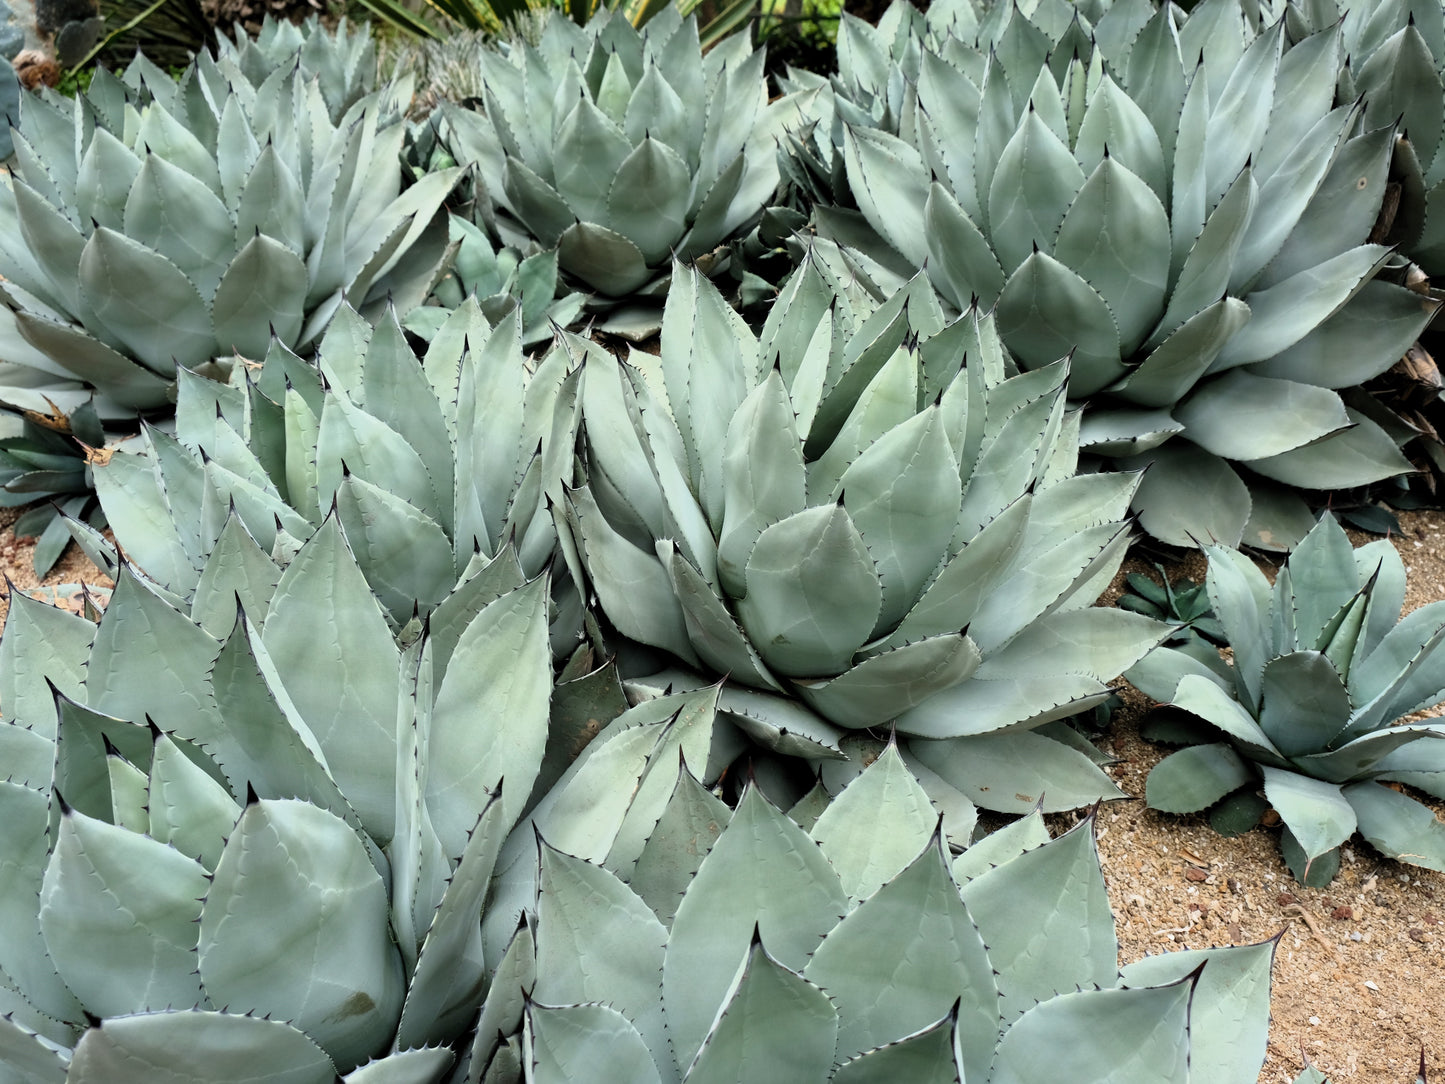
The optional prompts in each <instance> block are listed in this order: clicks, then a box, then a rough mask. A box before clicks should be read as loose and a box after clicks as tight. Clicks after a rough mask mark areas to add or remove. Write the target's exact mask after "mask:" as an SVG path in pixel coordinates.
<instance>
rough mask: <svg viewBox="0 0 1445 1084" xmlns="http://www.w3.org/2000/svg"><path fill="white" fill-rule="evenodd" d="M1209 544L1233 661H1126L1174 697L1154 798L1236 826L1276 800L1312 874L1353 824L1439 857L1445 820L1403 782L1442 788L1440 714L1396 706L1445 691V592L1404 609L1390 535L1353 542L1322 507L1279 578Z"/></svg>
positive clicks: (1295, 855) (1428, 858) (1294, 852)
mask: <svg viewBox="0 0 1445 1084" xmlns="http://www.w3.org/2000/svg"><path fill="white" fill-rule="evenodd" d="M1206 552H1207V553H1208V554H1209V573H1208V577H1207V580H1206V583H1207V584H1208V589H1209V599H1210V602H1211V603H1212V604H1213V607H1214V612H1215V615H1216V616H1217V617H1218V619H1219V622H1220V624H1221V625H1222V626H1223V627H1224V631H1225V635H1226V637H1227V639H1228V642H1229V646H1230V648H1231V650H1232V659H1231V661H1229V662H1225V661H1224V660H1223V659H1222V658H1221V657H1219V656H1218V655H1216V656H1214V657H1213V658H1208V657H1201V656H1200V655H1198V654H1192V653H1187V652H1184V651H1180V650H1177V649H1174V648H1159V649H1158V650H1156V651H1154V652H1153V653H1151V654H1150V655H1149V656H1148V657H1147V658H1145V659H1144V661H1143V662H1142V663H1140V664H1139V665H1137V666H1135V667H1134V668H1133V669H1131V670H1129V671H1128V672H1127V674H1126V676H1127V677H1128V678H1129V680H1130V681H1131V682H1133V683H1134V684H1135V685H1136V686H1137V687H1138V688H1139V689H1141V690H1142V691H1143V692H1144V693H1146V694H1147V695H1149V696H1151V697H1153V698H1154V699H1156V700H1159V701H1163V702H1165V703H1166V704H1168V705H1169V707H1168V709H1167V710H1166V711H1163V712H1162V713H1159V714H1157V715H1156V717H1155V718H1154V719H1153V721H1152V722H1151V723H1150V724H1149V725H1148V726H1147V727H1146V728H1145V731H1144V733H1145V736H1146V737H1153V738H1155V739H1157V740H1160V741H1167V742H1170V743H1174V744H1182V745H1185V746H1187V748H1184V749H1181V750H1179V751H1178V752H1175V753H1173V754H1171V755H1170V756H1168V757H1166V758H1165V759H1164V760H1162V761H1161V762H1160V763H1159V764H1158V765H1157V766H1156V767H1155V768H1154V770H1153V771H1152V772H1150V774H1149V780H1148V784H1147V789H1146V798H1147V800H1148V802H1149V805H1150V806H1151V807H1152V808H1154V809H1159V810H1163V811H1164V812H1169V813H1189V812H1194V811H1196V810H1204V809H1208V810H1210V817H1211V820H1212V822H1213V823H1214V825H1215V826H1216V828H1218V829H1219V830H1221V831H1223V832H1226V833H1228V834H1236V833H1238V832H1242V831H1246V830H1248V829H1249V828H1251V827H1253V825H1254V824H1255V823H1257V822H1258V820H1259V818H1260V817H1261V815H1262V814H1263V813H1264V812H1265V810H1266V809H1268V808H1270V807H1273V808H1274V810H1275V812H1277V813H1278V814H1279V817H1280V820H1281V821H1282V822H1283V838H1282V840H1281V848H1282V850H1283V852H1284V857H1285V861H1286V862H1287V863H1288V865H1289V867H1290V870H1291V871H1292V872H1293V873H1294V875H1295V876H1296V877H1297V878H1298V879H1299V880H1300V881H1302V882H1303V883H1306V884H1311V885H1316V884H1326V883H1328V882H1329V881H1330V880H1331V879H1332V878H1333V877H1334V875H1335V872H1336V871H1337V870H1338V868H1339V864H1340V850H1339V849H1340V846H1341V845H1342V844H1343V843H1344V842H1345V841H1346V840H1348V839H1349V838H1350V836H1351V835H1353V834H1354V833H1355V832H1356V831H1358V832H1359V833H1360V835H1361V836H1363V837H1364V838H1365V840H1366V841H1368V842H1369V843H1370V844H1371V845H1372V846H1374V847H1375V849H1376V850H1378V851H1379V852H1380V853H1381V854H1384V855H1387V856H1388V857H1390V858H1395V859H1398V860H1399V861H1401V862H1408V863H1411V864H1414V865H1419V866H1425V867H1427V868H1429V869H1445V825H1442V824H1441V823H1440V822H1439V821H1438V820H1437V819H1436V818H1435V815H1434V814H1433V813H1432V812H1431V811H1430V809H1429V808H1428V807H1426V806H1425V805H1422V804H1421V803H1420V802H1418V801H1416V800H1415V799H1413V798H1411V797H1410V796H1409V794H1408V793H1407V792H1406V790H1405V786H1408V787H1415V788H1418V789H1419V790H1422V791H1424V792H1425V793H1426V794H1429V795H1431V796H1433V797H1435V798H1445V740H1442V739H1445V723H1440V722H1434V721H1431V720H1428V719H1427V720H1422V721H1413V722H1403V721H1401V720H1402V717H1404V716H1407V715H1410V714H1411V713H1413V712H1417V711H1420V710H1422V709H1424V708H1428V707H1430V706H1431V705H1434V704H1436V703H1438V702H1439V701H1440V700H1441V699H1442V697H1445V653H1442V651H1441V650H1440V649H1441V646H1442V644H1445V602H1433V603H1430V604H1428V605H1425V606H1422V607H1420V608H1419V609H1417V610H1414V611H1412V612H1411V613H1409V614H1408V615H1406V616H1405V617H1404V618H1401V617H1400V608H1401V604H1402V603H1403V601H1404V598H1405V568H1404V565H1403V563H1402V562H1401V560H1400V557H1399V555H1398V553H1397V552H1396V551H1395V548H1394V546H1393V545H1391V544H1390V543H1389V542H1387V541H1378V542H1372V543H1370V544H1368V545H1366V546H1362V547H1360V548H1359V549H1352V548H1351V546H1350V542H1349V539H1348V537H1347V536H1346V535H1345V532H1344V529H1343V528H1341V527H1340V526H1339V524H1337V523H1336V522H1335V521H1334V519H1333V518H1332V517H1330V516H1328V515H1327V516H1325V517H1324V518H1322V519H1321V520H1320V522H1319V523H1318V525H1317V526H1316V527H1315V528H1314V529H1313V530H1312V531H1311V532H1310V533H1309V535H1307V536H1306V538H1305V540H1304V541H1303V542H1301V543H1300V545H1299V547H1298V548H1297V549H1296V550H1295V551H1294V553H1293V554H1292V555H1291V556H1290V558H1289V560H1288V561H1287V562H1286V563H1285V564H1284V565H1283V566H1282V567H1281V568H1280V570H1279V573H1278V575H1277V576H1276V578H1275V582H1274V586H1273V587H1272V588H1271V586H1270V584H1269V582H1268V581H1267V580H1266V579H1265V577H1264V574H1263V573H1262V572H1260V571H1259V569H1258V568H1256V567H1255V565H1254V563H1253V562H1252V561H1250V560H1249V559H1248V558H1247V557H1245V556H1243V555H1242V554H1240V553H1238V552H1237V551H1235V550H1231V549H1227V548H1225V547H1221V546H1212V547H1209V548H1208V549H1207V550H1206ZM1402 784H1403V785H1404V786H1402ZM1261 792H1262V793H1261Z"/></svg>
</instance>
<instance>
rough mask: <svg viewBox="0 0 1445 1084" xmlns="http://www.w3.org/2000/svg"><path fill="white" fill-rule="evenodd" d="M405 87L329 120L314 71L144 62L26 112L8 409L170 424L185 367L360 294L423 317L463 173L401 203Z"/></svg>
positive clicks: (316, 321)
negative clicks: (176, 71) (92, 411)
mask: <svg viewBox="0 0 1445 1084" xmlns="http://www.w3.org/2000/svg"><path fill="white" fill-rule="evenodd" d="M406 93H407V92H406V91H405V89H404V88H403V89H400V90H398V89H397V88H387V89H384V90H381V91H377V92H375V93H374V94H372V95H370V96H368V97H365V98H362V99H359V100H358V101H356V102H355V104H353V105H352V106H351V107H350V108H349V109H348V111H347V112H346V114H345V115H344V116H343V117H342V118H341V119H340V121H339V122H333V121H332V120H331V114H330V112H329V107H328V103H327V100H326V97H325V95H324V94H323V92H322V89H321V81H320V80H319V78H317V77H314V76H311V75H310V74H309V73H307V72H306V70H305V69H304V68H303V67H301V66H300V65H299V64H297V65H292V66H290V67H287V68H281V69H277V70H275V71H273V72H271V73H270V75H269V76H268V77H267V78H266V79H265V80H264V81H263V82H262V83H260V84H259V85H255V86H253V85H252V84H251V83H250V82H249V81H248V80H247V78H246V76H245V74H244V73H243V72H242V71H241V69H240V67H239V66H238V65H237V64H236V63H234V62H232V61H230V60H227V59H225V58H223V59H222V60H220V61H214V60H212V59H211V58H210V57H209V56H208V55H205V54H203V55H202V56H201V57H199V58H197V60H196V61H195V63H194V64H193V65H192V66H191V67H190V68H188V69H187V70H186V73H185V74H184V75H183V76H182V77H181V79H180V80H179V81H178V82H177V81H175V80H172V79H171V78H169V77H168V76H166V75H165V73H164V72H160V71H159V70H158V69H156V68H155V67H154V65H150V64H148V63H147V62H146V61H145V60H144V58H143V57H142V58H138V59H137V60H136V62H135V63H134V64H132V65H131V67H130V68H129V69H127V71H126V73H125V75H124V77H123V79H118V78H116V77H113V76H110V75H109V74H107V73H104V72H101V73H98V74H97V76H96V78H95V79H94V80H93V82H92V83H91V86H90V89H89V90H88V92H87V93H86V94H85V95H84V96H78V97H77V98H76V99H75V100H74V101H68V100H66V99H63V98H60V97H58V96H55V95H48V96H46V97H39V96H32V97H30V98H28V99H27V101H26V105H25V108H24V110H23V111H22V116H21V119H20V126H19V130H18V133H17V135H16V139H17V148H18V153H17V157H18V161H17V166H16V169H15V171H14V172H13V174H12V175H11V176H10V177H9V178H7V182H6V185H5V186H4V187H3V188H0V222H3V225H0V274H3V275H4V277H5V280H6V281H5V283H4V287H3V292H0V301H3V311H0V344H3V345H0V349H3V358H4V362H5V366H4V370H5V371H4V373H3V374H0V380H3V383H4V384H6V385H9V386H7V387H4V388H3V389H0V397H3V398H4V399H5V400H6V401H7V402H9V403H12V404H14V405H17V406H20V407H24V408H26V409H35V410H42V411H43V410H45V409H46V403H45V401H44V400H45V397H47V396H48V397H50V398H51V399H53V400H54V401H55V402H56V403H57V404H58V405H59V406H60V407H61V408H62V409H65V410H69V409H72V408H73V407H74V406H76V405H78V403H79V402H80V401H83V400H84V399H85V398H86V397H87V396H88V394H89V393H88V392H87V391H85V390H83V388H82V386H85V387H88V388H93V389H94V390H95V392H96V395H97V409H98V410H99V411H100V413H101V416H102V417H103V418H112V419H116V418H123V419H133V418H134V417H135V416H136V415H137V414H147V413H164V412H167V411H168V410H169V409H170V405H171V403H172V402H173V401H174V382H175V374H176V370H177V368H178V367H185V368H192V369H195V368H200V367H204V366H207V365H208V364H209V363H211V362H212V361H213V360H216V359H220V360H221V361H222V362H225V361H226V360H227V359H229V358H230V357H231V356H233V355H235V354H240V355H242V356H244V357H248V358H260V357H262V356H264V355H265V353H266V351H267V349H268V347H269V345H270V341H271V338H272V337H273V336H275V337H277V338H279V339H280V340H281V341H282V342H283V343H284V344H285V345H286V346H288V347H290V348H292V349H302V348H304V347H306V346H308V345H309V344H311V343H313V342H314V341H315V340H316V339H317V338H318V337H319V336H320V334H321V332H322V331H323V330H324V329H325V327H326V324H327V322H328V321H329V320H330V319H331V317H332V315H333V314H334V313H335V312H336V310H337V308H338V307H339V306H340V305H341V303H342V300H343V298H345V299H346V300H348V301H349V302H350V303H351V304H352V305H354V306H355V307H357V308H358V309H362V310H363V311H367V312H371V311H373V310H376V309H378V308H379V307H380V306H382V305H384V304H385V302H386V300H387V299H388V297H390V298H392V299H393V300H395V302H396V303H397V304H398V305H401V306H403V307H404V308H410V307H412V306H413V305H416V304H420V303H421V301H422V300H424V299H425V297H426V295H427V293H428V292H429V291H430V290H431V287H432V285H433V283H434V282H435V281H436V279H437V278H438V277H439V276H440V274H441V273H442V270H443V269H444V265H445V262H446V260H447V259H449V257H450V251H449V244H450V242H449V239H448V235H447V231H448V222H447V214H446V212H445V210H444V209H443V207H442V200H443V199H445V197H446V195H447V193H448V192H449V191H450V190H451V189H452V187H453V186H454V185H455V184H456V182H457V180H458V179H459V176H460V174H461V170H460V169H454V170H449V171H445V172H442V173H438V174H433V175H430V176H427V177H424V178H422V180H421V181H420V182H419V183H417V184H416V185H414V186H412V187H411V188H408V189H407V190H406V191H404V192H403V191H401V179H402V175H401V166H400V160H399V157H398V154H399V151H400V147H401V142H402V139H403V135H404V125H403V124H402V122H401V120H400V117H399V116H398V115H397V113H396V111H395V108H394V104H393V102H392V99H393V97H394V96H400V97H402V98H404V97H405V95H406Z"/></svg>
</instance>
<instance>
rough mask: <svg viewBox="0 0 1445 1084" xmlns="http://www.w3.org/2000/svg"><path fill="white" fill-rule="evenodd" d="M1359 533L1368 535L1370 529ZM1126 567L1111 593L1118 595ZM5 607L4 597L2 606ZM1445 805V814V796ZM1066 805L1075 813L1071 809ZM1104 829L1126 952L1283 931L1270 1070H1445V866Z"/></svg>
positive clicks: (1343, 1077) (3, 518) (63, 576)
mask: <svg viewBox="0 0 1445 1084" xmlns="http://www.w3.org/2000/svg"><path fill="white" fill-rule="evenodd" d="M1400 518H1401V525H1402V527H1403V529H1404V533H1403V535H1402V536H1401V537H1399V538H1396V539H1395V540H1394V541H1395V544H1396V545H1397V546H1398V547H1399V549H1400V552H1401V554H1402V556H1403V557H1404V560H1405V565H1406V568H1407V569H1408V570H1409V574H1410V594H1409V597H1408V599H1407V602H1406V605H1407V607H1409V608H1414V607H1416V606H1419V605H1421V604H1423V603H1425V602H1428V601H1431V600H1433V599H1439V598H1445V549H1442V548H1441V547H1442V544H1445V513H1441V512H1429V513H1410V514H1406V515H1404V516H1401V517H1400ZM14 520H15V513H14V512H13V511H9V510H0V570H3V571H5V572H6V573H8V575H9V577H10V579H11V581H12V582H13V583H14V584H15V585H16V586H17V587H19V588H20V589H21V590H26V591H32V592H33V591H34V590H35V589H36V587H37V583H36V579H35V576H34V574H33V572H32V571H31V567H30V549H31V547H30V545H29V543H27V542H25V541H23V540H17V539H16V538H15V536H14V532H13V531H12V530H11V527H10V524H12V523H13V522H14ZM1351 534H1352V537H1353V539H1354V541H1355V543H1356V544H1357V545H1358V544H1360V543H1362V542H1365V541H1367V540H1368V536H1366V535H1362V534H1355V533H1354V532H1351ZM1266 567H1268V566H1267V565H1266ZM1129 571H1144V572H1150V571H1152V564H1151V563H1150V562H1146V561H1142V560H1135V559H1131V561H1130V562H1129V564H1128V565H1126V568H1125V572H1129ZM1169 572H1170V575H1171V578H1172V577H1176V576H1179V575H1188V576H1191V577H1192V578H1194V579H1195V580H1200V579H1202V578H1203V572H1204V562H1203V559H1202V557H1200V556H1199V555H1195V556H1194V557H1193V559H1191V560H1188V561H1185V562H1183V563H1181V564H1177V565H1173V566H1170V567H1169ZM1122 578H1123V573H1121V574H1120V580H1119V581H1118V582H1116V584H1115V586H1114V588H1113V590H1112V591H1111V592H1110V595H1109V596H1106V598H1112V597H1117V594H1118V592H1119V588H1120V584H1121V583H1122ZM79 580H84V581H86V582H89V583H94V584H98V585H108V584H109V581H108V580H107V579H106V578H105V577H104V576H103V575H101V574H100V573H99V572H98V571H97V570H96V569H95V568H94V567H93V566H91V565H90V563H89V562H88V561H87V560H86V558H85V557H84V556H83V555H81V554H80V553H79V552H78V551H76V550H75V548H74V547H72V548H71V549H70V550H69V551H68V552H67V553H66V555H65V557H64V558H63V559H62V561H61V562H60V564H59V565H57V567H56V569H55V570H54V571H53V572H52V573H51V575H49V576H47V577H46V578H45V583H46V584H61V583H74V582H76V581H79ZM39 597H46V595H45V593H43V592H42V593H40V595H39ZM49 601H54V598H53V597H52V598H50V599H49ZM6 608H7V607H6V604H5V603H4V602H0V620H3V616H4V612H5V609H6ZM1121 691H1122V693H1123V695H1124V700H1125V703H1124V707H1123V708H1122V709H1121V710H1119V711H1118V712H1116V713H1115V715H1114V718H1113V721H1112V725H1111V729H1110V732H1109V734H1108V736H1107V737H1106V738H1105V739H1104V741H1103V746H1104V749H1105V751H1107V752H1109V753H1111V754H1112V755H1114V756H1115V757H1117V758H1118V763H1117V764H1116V765H1114V767H1113V768H1111V771H1112V772H1113V774H1114V777H1115V778H1116V779H1117V781H1118V782H1119V785H1120V786H1121V787H1122V788H1123V789H1124V790H1125V791H1126V792H1128V793H1130V794H1143V792H1144V779H1145V776H1146V775H1147V774H1148V772H1149V769H1150V768H1151V767H1152V766H1153V765H1154V764H1155V763H1157V762H1158V761H1159V760H1160V759H1161V758H1162V756H1163V755H1164V752H1165V750H1164V749H1163V748H1162V747H1159V746H1155V745H1152V744H1151V743H1149V742H1145V741H1143V740H1141V739H1140V738H1139V735H1138V728H1137V723H1138V720H1139V718H1140V716H1141V715H1142V714H1143V712H1144V711H1145V710H1147V707H1148V704H1147V702H1146V701H1145V699H1144V698H1143V697H1142V696H1141V695H1139V694H1138V693H1136V692H1134V691H1133V690H1132V689H1129V688H1127V686H1124V687H1123V688H1122V689H1121ZM1438 808H1439V814H1440V815H1441V817H1442V819H1445V803H1441V804H1439V807H1438ZM1054 820H1055V821H1056V826H1057V827H1062V826H1064V825H1066V824H1068V823H1070V822H1071V820H1072V817H1071V816H1068V815H1066V816H1063V817H1058V818H1054ZM1098 839H1099V851H1100V855H1101V858H1102V860H1103V863H1104V871H1105V875H1106V877H1107V878H1108V881H1109V895H1110V899H1111V901H1112V903H1113V906H1114V912H1115V916H1116V918H1117V924H1118V933H1119V941H1120V951H1121V957H1122V960H1123V962H1128V961H1132V960H1136V959H1138V958H1139V957H1141V956H1145V955H1148V954H1150V953H1155V952H1163V951H1172V950H1174V949H1179V948H1204V947H1208V946H1213V945H1226V944H1242V943H1246V942H1259V941H1264V940H1266V939H1268V938H1272V937H1276V936H1278V937H1279V938H1280V940H1279V948H1278V950H1277V952H1276V956H1275V969H1274V990H1273V998H1272V1011H1271V1027H1270V1039H1269V1055H1268V1060H1267V1061H1266V1064H1265V1066H1264V1070H1263V1071H1262V1072H1261V1074H1260V1077H1259V1081H1260V1084H1280V1082H1288V1081H1293V1079H1294V1078H1295V1076H1296V1075H1297V1073H1298V1072H1299V1070H1300V1069H1301V1068H1302V1067H1303V1065H1304V1064H1305V1061H1304V1059H1305V1058H1308V1059H1309V1061H1310V1062H1311V1063H1312V1064H1314V1065H1315V1066H1317V1067H1318V1068H1320V1069H1322V1070H1324V1071H1326V1072H1328V1073H1329V1074H1330V1076H1331V1078H1332V1080H1333V1081H1334V1084H1347V1082H1359V1084H1414V1081H1415V1078H1416V1072H1417V1070H1418V1067H1419V1064H1420V1057H1421V1049H1422V1045H1424V1046H1425V1047H1426V1048H1427V1049H1426V1064H1427V1066H1428V1068H1429V1070H1430V1078H1431V1079H1435V1080H1439V1079H1442V1078H1445V875H1442V874H1439V873H1433V872H1430V871H1427V870H1421V869H1418V868H1417V867H1413V866H1404V865H1401V864H1399V863H1396V862H1392V861H1389V860H1387V859H1383V858H1381V857H1379V856H1378V855H1377V854H1376V853H1375V852H1374V851H1373V849H1371V848H1370V847H1368V846H1367V845H1365V844H1364V843H1363V842H1361V841H1360V840H1358V838H1357V839H1356V841H1355V845H1353V846H1347V847H1346V850H1345V862H1344V865H1343V867H1342V869H1341V871H1340V875H1339V876H1338V877H1337V878H1336V879H1335V881H1334V883H1333V884H1331V885H1330V886H1329V887H1328V888H1324V889H1308V888H1302V887H1300V886H1299V885H1297V884H1296V883H1295V882H1294V880H1293V878H1292V877H1291V876H1290V873H1289V871H1288V870H1287V869H1286V868H1285V866H1284V863H1283V861H1282V860H1281V858H1280V855H1279V844H1278V839H1277V837H1276V833H1273V832H1271V831H1269V830H1268V829H1264V828H1259V829H1256V830H1255V831H1253V832H1250V833H1249V834H1248V835H1245V836H1242V837H1240V838H1238V839H1225V838H1223V837H1221V836H1219V835H1217V834H1215V833H1214V832H1213V831H1212V830H1211V829H1210V828H1209V826H1208V824H1207V822H1206V821H1205V819H1204V818H1203V817H1202V816H1196V817H1173V816H1166V815H1163V814H1158V813H1154V812H1151V811H1150V810H1147V809H1145V808H1144V804H1143V802H1142V801H1127V802H1116V803H1113V804H1111V805H1109V806H1107V807H1105V808H1104V809H1102V810H1101V811H1100V813H1099V831H1098ZM1061 1079H1063V1078H1061ZM1211 1084H1212V1082H1211ZM1221 1084H1223V1082H1221Z"/></svg>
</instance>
